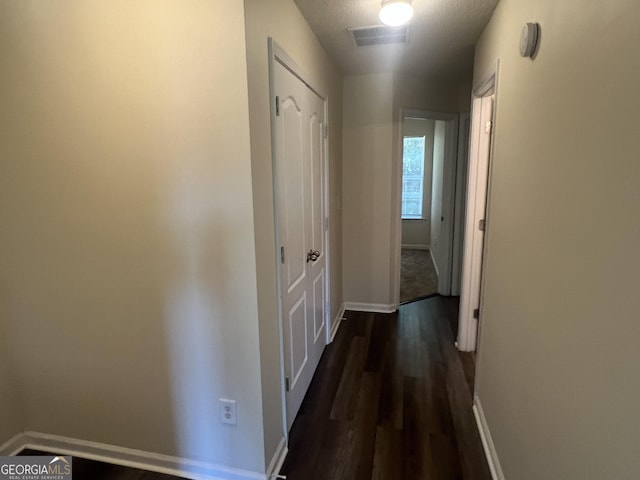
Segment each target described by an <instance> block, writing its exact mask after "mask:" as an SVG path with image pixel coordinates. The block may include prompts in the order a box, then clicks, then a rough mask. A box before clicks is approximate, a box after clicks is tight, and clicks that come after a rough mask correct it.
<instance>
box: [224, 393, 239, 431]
mask: <svg viewBox="0 0 640 480" xmlns="http://www.w3.org/2000/svg"><path fill="white" fill-rule="evenodd" d="M220 422H222V423H226V424H227V425H237V424H238V415H237V409H236V401H235V400H229V399H227V398H221V399H220Z"/></svg>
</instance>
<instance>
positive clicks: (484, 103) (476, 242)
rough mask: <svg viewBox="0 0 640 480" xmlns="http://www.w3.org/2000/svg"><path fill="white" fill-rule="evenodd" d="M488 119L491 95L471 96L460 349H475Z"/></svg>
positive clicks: (489, 116)
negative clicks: (473, 97) (472, 98)
mask: <svg viewBox="0 0 640 480" xmlns="http://www.w3.org/2000/svg"><path fill="white" fill-rule="evenodd" d="M492 118H493V96H487V97H482V98H475V99H474V100H473V107H472V121H471V144H470V149H469V172H468V175H469V182H468V188H467V219H466V225H465V243H464V261H463V267H462V292H461V296H460V318H459V325H460V328H459V334H458V348H459V349H460V350H463V351H473V350H475V349H476V338H477V333H478V320H479V316H480V298H481V292H480V287H481V285H482V259H483V252H484V234H485V229H486V225H485V223H486V218H485V217H486V209H487V186H488V179H489V159H490V154H491V129H492Z"/></svg>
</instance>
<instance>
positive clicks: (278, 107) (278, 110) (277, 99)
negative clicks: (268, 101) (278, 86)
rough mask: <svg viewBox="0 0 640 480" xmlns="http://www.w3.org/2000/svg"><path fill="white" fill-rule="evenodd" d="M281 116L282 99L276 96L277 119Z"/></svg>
mask: <svg viewBox="0 0 640 480" xmlns="http://www.w3.org/2000/svg"><path fill="white" fill-rule="evenodd" d="M279 116H280V97H278V96H277V95H276V117H279Z"/></svg>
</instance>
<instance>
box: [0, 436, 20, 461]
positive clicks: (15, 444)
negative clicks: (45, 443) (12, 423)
mask: <svg viewBox="0 0 640 480" xmlns="http://www.w3.org/2000/svg"><path fill="white" fill-rule="evenodd" d="M24 445H25V435H24V432H20V433H18V434H17V435H14V436H13V437H11V438H10V439H9V440H7V441H6V442H4V443H3V444H2V445H0V456H1V457H9V456H11V455H15V454H17V453H19V452H20V450H22V449H23V448H24Z"/></svg>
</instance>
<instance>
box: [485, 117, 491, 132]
mask: <svg viewBox="0 0 640 480" xmlns="http://www.w3.org/2000/svg"><path fill="white" fill-rule="evenodd" d="M492 127H493V122H492V121H491V120H487V123H485V124H484V133H491V128H492Z"/></svg>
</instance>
